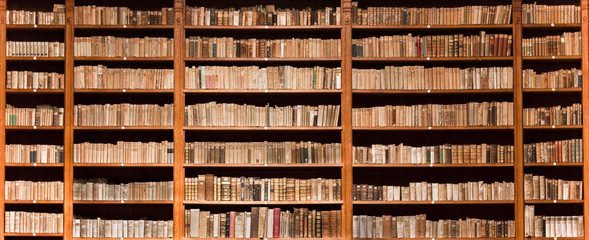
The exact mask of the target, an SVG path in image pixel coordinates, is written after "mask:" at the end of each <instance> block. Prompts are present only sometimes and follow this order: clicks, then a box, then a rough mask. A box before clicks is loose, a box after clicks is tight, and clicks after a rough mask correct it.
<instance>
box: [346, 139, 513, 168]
mask: <svg viewBox="0 0 589 240" xmlns="http://www.w3.org/2000/svg"><path fill="white" fill-rule="evenodd" d="M513 149H514V148H513V145H498V144H486V143H483V144H469V145H459V144H444V145H437V146H420V147H413V146H406V145H404V144H403V143H401V144H398V145H397V144H389V145H382V144H372V145H371V146H370V147H364V146H354V150H353V153H352V157H353V160H352V161H353V163H354V164H450V163H452V164H461V163H478V164H485V163H513V162H514V154H513V153H514V151H513Z"/></svg>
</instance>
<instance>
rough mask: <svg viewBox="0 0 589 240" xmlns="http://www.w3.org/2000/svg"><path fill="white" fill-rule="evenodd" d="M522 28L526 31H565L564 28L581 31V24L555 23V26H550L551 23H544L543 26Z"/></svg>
mask: <svg viewBox="0 0 589 240" xmlns="http://www.w3.org/2000/svg"><path fill="white" fill-rule="evenodd" d="M522 28H524V29H526V28H527V29H545V30H548V29H564V28H571V29H574V28H578V29H579V30H580V29H581V23H553V24H549V23H543V24H533V23H532V24H530V23H527V24H522Z"/></svg>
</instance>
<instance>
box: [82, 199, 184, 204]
mask: <svg viewBox="0 0 589 240" xmlns="http://www.w3.org/2000/svg"><path fill="white" fill-rule="evenodd" d="M173 203H174V201H171V200H170V201H149V200H145V201H133V200H123V201H121V200H119V201H86V200H74V204H81V205H93V204H111V205H125V204H134V205H154V204H157V205H164V204H173Z"/></svg>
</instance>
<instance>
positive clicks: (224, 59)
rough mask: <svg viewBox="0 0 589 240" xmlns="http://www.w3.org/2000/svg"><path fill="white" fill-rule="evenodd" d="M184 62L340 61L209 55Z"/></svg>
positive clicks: (334, 60) (332, 59)
mask: <svg viewBox="0 0 589 240" xmlns="http://www.w3.org/2000/svg"><path fill="white" fill-rule="evenodd" d="M184 61H186V62H249V63H260V62H302V63H306V62H341V61H342V58H341V57H334V58H319V57H307V58H290V57H284V58H279V57H269V58H262V57H259V58H246V57H239V58H220V57H215V58H214V57H210V58H203V57H198V58H192V57H186V58H184Z"/></svg>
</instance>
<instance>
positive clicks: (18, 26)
mask: <svg viewBox="0 0 589 240" xmlns="http://www.w3.org/2000/svg"><path fill="white" fill-rule="evenodd" d="M6 29H15V30H25V29H52V30H64V29H65V25H46V24H6Z"/></svg>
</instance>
